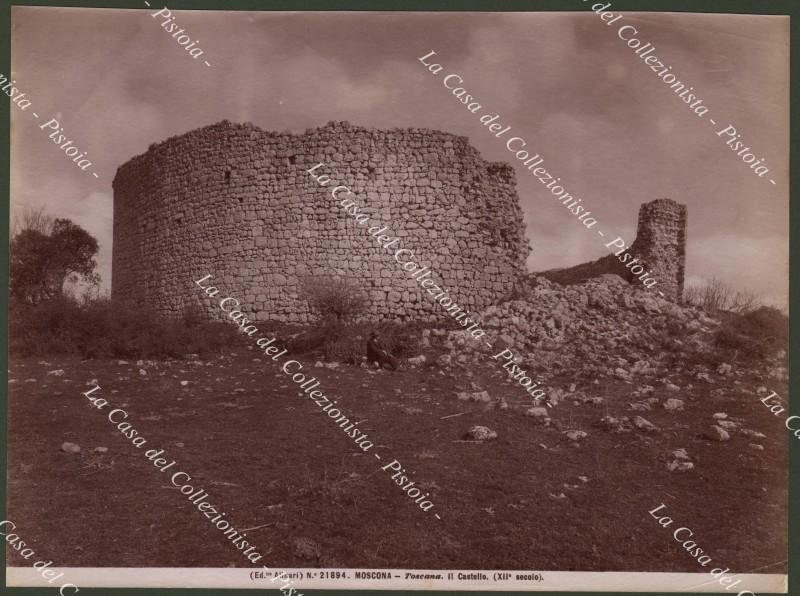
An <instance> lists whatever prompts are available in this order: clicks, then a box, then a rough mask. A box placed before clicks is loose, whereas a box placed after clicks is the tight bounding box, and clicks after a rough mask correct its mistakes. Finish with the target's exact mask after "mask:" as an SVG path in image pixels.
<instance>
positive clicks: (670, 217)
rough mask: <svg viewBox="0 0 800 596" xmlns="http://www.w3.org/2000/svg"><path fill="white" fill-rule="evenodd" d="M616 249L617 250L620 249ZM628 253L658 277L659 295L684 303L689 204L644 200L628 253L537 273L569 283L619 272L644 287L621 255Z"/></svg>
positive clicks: (618, 273)
mask: <svg viewBox="0 0 800 596" xmlns="http://www.w3.org/2000/svg"><path fill="white" fill-rule="evenodd" d="M613 250H614V251H615V252H616V250H617V249H616V248H614V249H613ZM625 253H627V254H628V255H633V257H635V258H637V259H639V260H638V261H637V264H639V265H641V266H643V267H644V268H645V269H646V270H647V271H649V272H650V277H651V278H653V279H656V280H658V284H657V285H655V286H654V287H653V289H654V290H657V291H658V292H659V295H661V296H664V297H665V298H668V299H670V300H674V301H676V302H680V301H681V300H682V299H683V280H684V272H685V269H686V205H681V204H680V203H676V202H675V201H673V200H672V199H656V200H655V201H650V202H649V203H644V204H643V205H642V206H641V207H640V208H639V224H638V227H637V230H636V239H635V240H634V242H633V244H632V245H631V246H630V247H629V248H627V249H626V250H625V251H624V253H623V252H621V253H620V257H617V256H616V255H614V254H610V255H607V256H605V257H601V258H600V259H597V260H596V261H591V262H589V263H583V264H581V265H576V266H575V267H567V268H565V269H551V270H549V271H543V272H541V273H537V275H541V276H542V277H545V278H547V279H550V280H552V281H554V282H556V283H560V284H564V285H569V284H574V283H580V282H582V281H585V280H587V279H591V278H592V277H598V276H600V275H603V274H604V273H615V274H616V275H619V276H620V277H622V278H623V279H625V280H627V281H628V282H629V283H632V284H634V285H638V286H639V287H642V284H641V282H640V281H638V278H637V277H636V276H635V275H634V274H633V273H631V270H630V269H627V268H626V267H625V265H624V264H623V263H621V262H620V258H625ZM627 260H631V259H630V258H629V259H627ZM631 262H632V260H631Z"/></svg>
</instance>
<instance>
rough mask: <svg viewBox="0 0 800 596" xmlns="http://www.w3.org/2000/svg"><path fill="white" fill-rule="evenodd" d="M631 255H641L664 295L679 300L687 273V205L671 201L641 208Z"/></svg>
mask: <svg viewBox="0 0 800 596" xmlns="http://www.w3.org/2000/svg"><path fill="white" fill-rule="evenodd" d="M630 252H632V253H634V254H636V255H641V258H642V260H643V261H645V262H646V263H647V266H648V269H649V270H650V271H651V272H652V277H655V278H656V279H658V281H659V290H661V292H663V293H664V294H665V295H667V296H669V297H671V298H673V299H675V300H680V299H681V298H682V297H683V282H684V274H685V269H686V205H680V204H678V203H676V202H675V201H673V200H672V199H656V200H655V201H651V202H649V203H645V204H644V205H642V206H641V207H640V208H639V225H638V228H637V230H636V241H635V242H634V243H633V246H632V247H631V250H630Z"/></svg>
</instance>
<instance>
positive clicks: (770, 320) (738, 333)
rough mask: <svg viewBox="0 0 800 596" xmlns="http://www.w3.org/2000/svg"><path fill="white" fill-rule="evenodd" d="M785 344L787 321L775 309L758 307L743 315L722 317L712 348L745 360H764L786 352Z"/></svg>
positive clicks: (786, 344) (787, 334) (783, 315)
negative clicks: (715, 347) (714, 346)
mask: <svg viewBox="0 0 800 596" xmlns="http://www.w3.org/2000/svg"><path fill="white" fill-rule="evenodd" d="M788 342H789V318H788V317H787V316H786V315H785V314H783V313H782V312H781V311H780V310H778V309H777V308H772V307H769V306H762V307H760V308H757V309H756V310H753V311H751V312H748V313H745V314H736V313H730V314H728V315H727V316H725V317H723V319H722V325H721V326H720V328H719V330H718V331H717V334H716V337H715V345H716V346H717V347H718V348H719V349H721V350H724V351H727V352H733V353H736V354H738V355H740V356H742V357H744V358H745V359H747V358H757V359H764V358H768V357H770V356H772V355H774V354H775V353H777V352H779V351H780V350H786V349H787V347H788Z"/></svg>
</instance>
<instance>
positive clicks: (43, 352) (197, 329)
mask: <svg viewBox="0 0 800 596" xmlns="http://www.w3.org/2000/svg"><path fill="white" fill-rule="evenodd" d="M238 336H239V334H238V333H237V331H236V328H235V327H234V326H233V325H230V324H227V323H222V322H208V321H205V320H203V319H202V318H201V316H200V315H199V314H198V313H197V312H195V311H189V312H187V313H186V316H184V317H183V318H181V319H178V320H175V319H166V318H163V317H160V316H158V315H155V314H154V313H152V312H150V311H147V310H146V309H144V308H141V307H139V306H137V305H131V304H123V303H115V302H111V301H110V300H108V299H98V300H91V301H86V302H84V303H80V302H78V301H77V300H75V299H73V298H70V297H66V296H61V297H57V298H54V299H52V300H46V301H43V302H41V303H39V304H36V305H30V304H21V303H15V304H13V305H12V308H11V310H10V320H9V350H10V352H11V354H12V355H14V356H52V355H75V356H80V357H82V358H164V357H172V358H180V357H182V356H183V355H184V354H188V353H197V354H201V355H203V356H205V355H214V354H215V353H216V352H217V351H218V350H219V349H220V348H223V347H226V346H230V345H235V343H236V342H237V341H241V338H240V337H238Z"/></svg>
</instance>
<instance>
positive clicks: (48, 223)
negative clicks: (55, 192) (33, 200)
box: [11, 207, 55, 238]
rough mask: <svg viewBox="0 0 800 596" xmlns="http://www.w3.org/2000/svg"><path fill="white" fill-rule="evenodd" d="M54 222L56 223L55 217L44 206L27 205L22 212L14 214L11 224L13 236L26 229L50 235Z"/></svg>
mask: <svg viewBox="0 0 800 596" xmlns="http://www.w3.org/2000/svg"><path fill="white" fill-rule="evenodd" d="M53 223H55V219H54V218H53V216H51V215H48V214H47V213H46V212H45V210H44V207H39V208H38V209H35V208H33V207H25V209H24V210H23V211H22V213H17V214H15V215H14V219H13V223H12V225H11V238H15V237H16V236H18V235H19V234H20V233H22V232H24V231H26V230H31V231H33V232H38V233H40V234H44V235H45V236H49V235H50V232H52V231H53Z"/></svg>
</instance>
